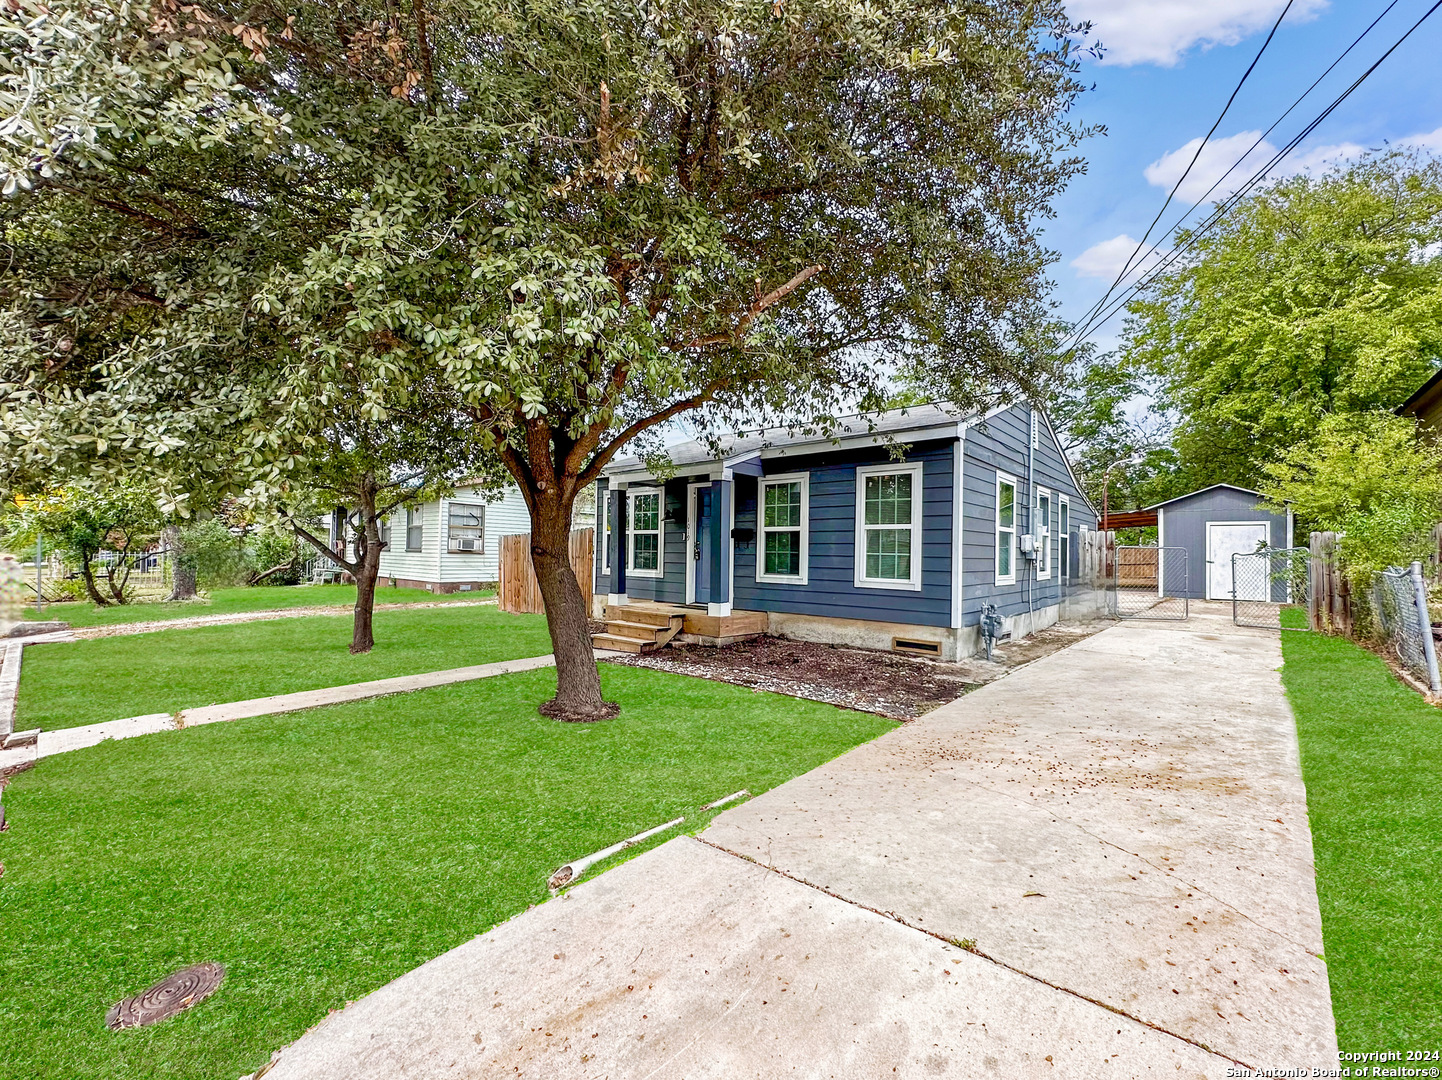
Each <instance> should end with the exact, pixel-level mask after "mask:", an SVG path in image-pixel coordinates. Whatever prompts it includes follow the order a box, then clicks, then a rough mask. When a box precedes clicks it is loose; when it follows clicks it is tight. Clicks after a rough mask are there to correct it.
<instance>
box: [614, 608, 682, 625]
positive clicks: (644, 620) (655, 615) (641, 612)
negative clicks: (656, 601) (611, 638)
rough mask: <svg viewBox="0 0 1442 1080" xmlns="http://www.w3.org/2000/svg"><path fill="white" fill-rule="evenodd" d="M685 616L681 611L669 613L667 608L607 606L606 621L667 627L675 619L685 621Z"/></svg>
mask: <svg viewBox="0 0 1442 1080" xmlns="http://www.w3.org/2000/svg"><path fill="white" fill-rule="evenodd" d="M684 618H685V615H684V614H683V613H682V612H680V611H669V610H667V609H666V608H649V607H642V606H640V605H639V604H607V605H606V621H607V622H608V623H609V622H628V623H635V624H638V625H644V626H656V627H667V626H670V625H671V623H672V620H673V619H684Z"/></svg>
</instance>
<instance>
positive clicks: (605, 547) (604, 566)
mask: <svg viewBox="0 0 1442 1080" xmlns="http://www.w3.org/2000/svg"><path fill="white" fill-rule="evenodd" d="M614 495H615V492H614V491H611V490H610V489H609V488H608V489H607V490H606V493H605V494H604V495H602V496H601V497H600V498H599V499H597V500H596V501H597V502H598V503H600V505H601V573H603V574H609V573H610V572H611V498H612V496H614Z"/></svg>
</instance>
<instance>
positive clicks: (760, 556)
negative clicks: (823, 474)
mask: <svg viewBox="0 0 1442 1080" xmlns="http://www.w3.org/2000/svg"><path fill="white" fill-rule="evenodd" d="M810 489H811V479H810V475H809V474H808V473H793V474H790V475H787V476H768V477H765V478H763V479H762V480H760V481H759V482H758V484H757V489H756V513H757V521H758V523H759V526H760V528H759V530H758V531H759V533H760V536H761V543H760V544H759V545H757V555H756V580H757V581H776V582H784V583H786V584H790V585H805V584H806V572H807V549H808V548H809V547H810V540H809V533H810V528H811V509H810V502H811V498H810Z"/></svg>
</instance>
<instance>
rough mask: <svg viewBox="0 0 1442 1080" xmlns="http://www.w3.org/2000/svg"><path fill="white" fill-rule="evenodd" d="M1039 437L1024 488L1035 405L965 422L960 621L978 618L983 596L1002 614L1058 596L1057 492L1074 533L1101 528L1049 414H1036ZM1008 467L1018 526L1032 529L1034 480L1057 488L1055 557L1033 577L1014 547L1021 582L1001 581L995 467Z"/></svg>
mask: <svg viewBox="0 0 1442 1080" xmlns="http://www.w3.org/2000/svg"><path fill="white" fill-rule="evenodd" d="M1038 421H1039V423H1040V424H1041V428H1040V438H1039V440H1038V446H1037V448H1036V454H1035V460H1034V464H1033V485H1034V486H1033V488H1032V489H1031V490H1028V489H1027V483H1026V479H1027V460H1028V454H1029V444H1030V439H1031V420H1030V412H1029V410H1028V408H1027V406H1025V405H1013V406H1012V407H1011V408H1009V409H1005V410H1003V411H1002V412H1000V413H997V414H996V415H995V416H993V417H991V418H990V419H988V420H987V421H986V422H985V423H984V424H978V425H977V426H975V427H973V428H970V429H968V431H967V433H966V441H965V446H964V453H963V463H962V485H963V489H964V495H963V496H962V501H963V503H964V505H965V514H964V516H963V519H962V574H963V577H962V625H963V626H974V625H976V623H977V621H978V620H979V618H980V616H981V608H982V605H983V604H986V603H994V604H996V606H997V610H998V611H999V612H1001V614H1002V615H1007V616H1010V615H1020V614H1025V613H1026V612H1027V611H1028V610H1029V609H1038V610H1039V609H1041V608H1045V607H1051V606H1054V605H1055V604H1057V603H1059V602H1060V600H1061V592H1062V583H1061V578H1060V571H1061V565H1060V547H1061V538H1060V535H1059V534H1058V532H1057V529H1058V523H1059V516H1058V507H1059V506H1060V499H1059V496H1062V495H1065V496H1066V497H1067V501H1068V503H1069V506H1070V515H1071V533H1072V536H1073V540H1075V536H1076V533H1077V532H1078V531H1079V530H1080V529H1094V528H1096V517H1095V515H1094V514H1093V513H1092V511H1091V509H1090V507H1089V506H1088V505H1087V502H1086V499H1085V498H1084V497H1083V496H1082V493H1081V492H1080V491H1079V490H1078V489H1077V487H1076V485H1075V483H1073V481H1072V478H1071V475H1070V473H1069V471H1068V470H1067V466H1066V459H1065V457H1064V456H1063V454H1062V451H1061V448H1060V447H1059V446H1058V445H1057V443H1056V439H1055V437H1054V436H1053V435H1052V433H1051V430H1050V428H1049V427H1048V425H1047V423H1046V420H1045V417H1041V416H1039V417H1038ZM998 471H1000V472H1006V473H1010V474H1011V475H1012V476H1014V477H1015V478H1016V480H1017V485H1018V491H1017V504H1018V505H1017V533H1018V535H1020V534H1021V533H1023V532H1028V531H1030V530H1031V529H1032V512H1033V510H1034V508H1035V506H1036V494H1035V488H1038V487H1042V488H1046V489H1047V490H1048V491H1050V492H1051V493H1052V528H1051V538H1050V544H1051V564H1052V574H1051V577H1050V578H1049V579H1041V580H1035V579H1034V576H1033V570H1032V568H1033V566H1034V565H1035V564H1034V563H1032V562H1028V561H1027V560H1025V559H1023V558H1022V557H1021V555H1020V553H1019V552H1018V554H1017V561H1016V566H1017V582H1016V584H1014V585H998V584H997V583H996V474H997V472H998Z"/></svg>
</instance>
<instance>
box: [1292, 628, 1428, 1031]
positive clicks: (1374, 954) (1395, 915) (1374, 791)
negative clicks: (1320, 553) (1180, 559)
mask: <svg viewBox="0 0 1442 1080" xmlns="http://www.w3.org/2000/svg"><path fill="white" fill-rule="evenodd" d="M1282 654H1283V656H1284V657H1285V660H1286V663H1285V664H1284V666H1283V667H1282V682H1283V683H1284V685H1285V686H1286V689H1287V697H1288V698H1289V699H1290V701H1291V703H1292V711H1293V712H1294V713H1295V714H1296V717H1297V734H1298V737H1299V739H1300V742H1301V749H1302V774H1303V778H1304V780H1305V781H1306V784H1307V812H1308V815H1309V817H1310V818H1311V824H1312V845H1313V848H1314V849H1315V852H1316V862H1317V893H1318V897H1319V899H1320V900H1321V906H1322V932H1323V943H1324V948H1325V950H1326V954H1327V972H1328V977H1329V979H1330V980H1331V984H1332V1009H1333V1011H1334V1012H1335V1014H1336V1017H1337V1040H1338V1042H1339V1043H1340V1045H1341V1048H1342V1049H1343V1050H1344V1051H1364V1050H1378V1049H1383V1050H1385V1049H1413V1048H1437V1047H1439V1046H1442V890H1439V888H1438V882H1439V881H1442V711H1439V710H1438V709H1435V708H1433V707H1432V706H1430V705H1428V704H1427V703H1426V702H1425V701H1423V700H1422V698H1421V697H1420V696H1419V695H1418V694H1417V693H1416V692H1414V691H1413V690H1411V689H1409V688H1408V687H1406V686H1404V685H1403V684H1402V683H1401V682H1400V681H1399V680H1398V679H1396V678H1395V677H1394V676H1393V675H1392V673H1391V672H1390V671H1388V669H1387V666H1386V664H1384V663H1383V662H1382V661H1381V660H1380V659H1379V658H1378V657H1376V656H1374V655H1373V654H1371V653H1369V652H1367V651H1366V650H1365V649H1361V648H1359V647H1358V646H1356V645H1353V644H1352V643H1351V642H1348V641H1344V640H1342V639H1340V638H1332V637H1327V636H1324V635H1322V634H1294V633H1287V634H1283V635H1282Z"/></svg>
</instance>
